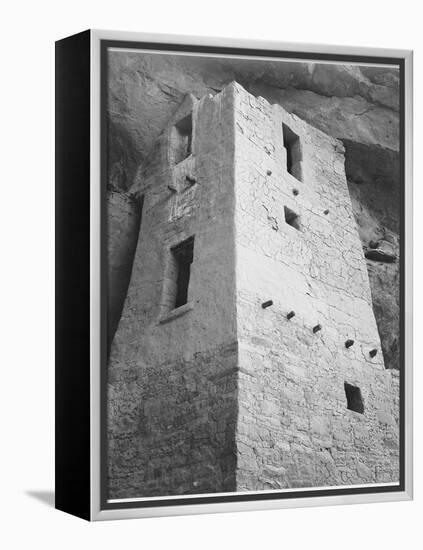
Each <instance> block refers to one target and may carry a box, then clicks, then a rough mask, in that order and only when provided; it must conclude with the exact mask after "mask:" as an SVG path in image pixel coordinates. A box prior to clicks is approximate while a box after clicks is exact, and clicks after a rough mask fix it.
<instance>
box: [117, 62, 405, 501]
mask: <svg viewBox="0 0 423 550" xmlns="http://www.w3.org/2000/svg"><path fill="white" fill-rule="evenodd" d="M301 75H302V73H299V75H298V79H299V78H300V76H301ZM350 77H351V78H352V79H353V81H354V82H355V81H356V80H354V78H355V77H354V73H353V74H352V75H350ZM353 77H354V78H353ZM304 78H305V77H304ZM316 78H317V77H316ZM325 78H326V77H325V72H324V71H323V72H322V73H321V75H320V76H319V79H320V80H323V81H325ZM374 78H375V77H374ZM320 80H318V81H320ZM191 84H192V83H191ZM329 92H330V90H328V93H329ZM169 93H170V92H169ZM343 93H344V92H343ZM345 93H346V92H345ZM363 93H364V92H363ZM366 93H367V92H366ZM190 115H191V116H192V126H193V133H192V140H190V139H189V138H187V137H186V136H185V135H182V133H181V130H180V128H181V127H182V122H183V126H184V127H186V122H184V121H186V120H187V117H189V116H190ZM283 124H285V125H286V126H287V127H288V128H289V130H290V132H291V133H290V134H289V136H288V134H286V136H285V137H284V135H283V132H282V128H283ZM163 126H164V127H163V131H162V132H161V133H160V134H159V135H158V136H157V141H156V145H155V146H154V147H153V148H152V149H151V152H150V154H149V157H148V162H147V160H146V162H145V165H142V166H141V168H140V169H139V171H138V174H137V176H136V177H135V182H134V185H133V186H132V188H131V194H132V195H133V196H134V197H135V198H136V199H137V200H139V201H141V199H142V200H143V204H144V206H143V220H142V224H141V230H140V232H139V237H138V244H137V247H136V253H135V258H134V262H133V268H132V276H131V282H130V285H129V289H128V294H127V297H126V300H125V305H124V308H123V313H122V317H121V320H120V323H119V327H118V330H117V332H116V335H115V338H114V340H113V345H112V349H111V356H110V364H109V393H108V409H109V420H108V434H109V438H108V442H109V447H108V451H109V454H108V465H109V497H110V498H120V497H136V496H157V495H164V494H190V493H207V492H221V491H235V490H267V489H280V488H289V487H297V488H298V487H311V486H323V485H324V486H328V485H345V484H356V483H373V482H392V481H397V480H398V402H399V392H398V376H396V373H394V372H391V371H389V370H386V369H385V368H384V359H383V354H382V353H378V354H377V355H376V356H374V357H373V358H372V357H371V356H370V354H369V352H370V350H372V349H380V347H381V343H380V339H379V334H378V329H377V325H376V321H375V316H374V313H373V309H372V297H371V291H370V285H369V277H368V273H367V269H366V260H365V258H364V254H363V248H362V242H361V241H360V238H359V234H358V231H357V225H356V221H355V218H354V213H353V207H352V203H351V199H350V194H349V191H348V184H347V178H346V175H345V167H344V146H343V144H342V143H341V142H340V141H339V140H337V139H334V138H333V137H330V136H328V135H326V134H324V133H323V132H322V131H320V130H318V129H315V128H313V127H311V126H310V125H308V124H307V123H306V122H305V121H303V120H301V119H299V118H298V117H297V116H295V115H292V114H290V113H289V112H288V111H287V110H285V109H283V108H282V107H280V106H279V105H271V104H270V103H269V102H268V101H266V100H265V99H263V98H260V97H259V98H256V97H254V96H253V95H251V94H249V93H248V92H246V91H245V90H244V89H243V87H242V86H240V85H239V84H236V83H232V84H230V85H228V86H226V87H225V88H224V89H223V91H221V92H219V93H217V94H215V95H214V96H213V97H212V95H209V94H206V95H204V96H203V97H201V99H200V100H198V99H196V98H195V96H192V95H188V96H186V97H185V99H183V100H181V101H180V104H179V107H178V108H176V109H174V110H173V113H172V116H170V117H169V119H168V121H167V123H166V124H165V123H164V124H163ZM178 128H179V130H178ZM287 136H288V137H287ZM292 136H297V138H298V140H297V141H295V140H294V138H293V137H292ZM288 139H289V140H290V142H291V143H292V144H293V145H292V148H291V146H290V147H289V149H290V151H291V153H290V155H291V160H292V163H291V164H292V166H291V173H289V172H288V170H287V159H288V156H287V149H288V142H287V140H288ZM284 140H285V141H284ZM187 143H189V145H187ZM181 151H182V152H184V151H185V155H181ZM184 156H185V157H186V158H183V157H184ZM294 157H295V158H294ZM175 158H178V162H175ZM292 174H295V176H296V177H294V175H292ZM187 176H189V177H188V179H187ZM297 178H299V179H297ZM194 180H195V182H194V183H193V181H194ZM300 180H301V181H300ZM293 188H295V189H296V190H297V191H298V193H297V194H294V193H293ZM327 210H329V212H327ZM287 213H288V214H289V215H287ZM189 237H194V259H193V263H192V264H191V278H190V284H189V289H188V301H187V303H186V304H184V305H182V306H180V307H179V308H177V309H173V306H172V300H173V299H174V293H175V288H174V286H175V281H174V275H173V274H174V271H173V270H174V266H173V263H172V262H173V261H174V260H173V257H172V247H174V246H175V245H176V244H178V243H181V242H184V241H185V240H186V239H188V238H189ZM266 301H267V302H268V301H272V302H273V303H272V306H269V307H266V308H263V307H262V304H263V303H264V302H266ZM292 310H295V316H294V317H293V318H291V319H288V318H287V314H288V312H290V311H292ZM317 324H319V325H320V326H321V330H319V331H316V332H313V327H315V326H316V325H317ZM347 339H353V340H354V342H355V343H354V345H353V346H352V347H351V348H349V349H346V347H345V345H344V344H345V341H346V340H347ZM345 382H347V383H348V384H351V385H352V386H355V387H358V388H360V391H361V395H362V400H363V403H364V414H361V413H359V412H355V411H354V410H349V409H348V408H347V399H346V394H345V389H344V384H345Z"/></svg>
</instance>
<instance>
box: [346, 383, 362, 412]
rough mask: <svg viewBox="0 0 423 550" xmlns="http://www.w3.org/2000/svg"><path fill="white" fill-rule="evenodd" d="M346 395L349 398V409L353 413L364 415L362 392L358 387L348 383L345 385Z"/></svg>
mask: <svg viewBox="0 0 423 550" xmlns="http://www.w3.org/2000/svg"><path fill="white" fill-rule="evenodd" d="M344 389H345V395H346V396H347V408H348V409H350V410H351V411H355V412H358V413H360V414H363V413H364V403H363V398H362V396H361V390H360V388H358V387H357V386H352V385H351V384H348V382H345V383H344Z"/></svg>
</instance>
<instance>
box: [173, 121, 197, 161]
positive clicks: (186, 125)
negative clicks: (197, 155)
mask: <svg viewBox="0 0 423 550" xmlns="http://www.w3.org/2000/svg"><path fill="white" fill-rule="evenodd" d="M173 148H174V160H175V164H179V163H180V162H182V161H183V160H185V159H186V158H187V157H189V156H190V155H191V153H192V114H191V113H190V114H189V115H187V116H186V117H185V118H183V119H182V120H180V121H179V122H178V123H176V124H175V132H174V139H173Z"/></svg>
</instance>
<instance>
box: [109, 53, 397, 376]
mask: <svg viewBox="0 0 423 550" xmlns="http://www.w3.org/2000/svg"><path fill="white" fill-rule="evenodd" d="M109 77H110V89H109V103H108V159H109V163H108V188H109V190H110V195H109V196H110V200H109V205H110V206H109V219H110V223H111V224H113V228H114V230H113V232H112V231H111V232H110V242H109V262H110V265H111V268H112V269H111V273H112V275H111V276H110V277H109V286H110V287H111V289H112V292H109V311H110V312H111V317H112V318H111V320H110V327H111V328H110V332H111V336H112V335H113V332H114V329H115V327H116V324H117V321H118V319H119V316H120V313H121V309H122V304H123V300H124V297H125V294H126V289H127V284H128V282H129V277H130V272H131V269H132V261H131V257H130V256H131V254H132V253H133V246H134V244H133V243H134V239H135V238H136V237H135V233H136V232H137V231H138V227H139V224H138V222H137V221H136V220H137V216H138V214H137V213H136V212H135V211H134V208H135V207H134V204H133V203H132V202H130V203H128V201H127V200H126V197H127V196H129V195H130V188H131V185H132V182H133V180H134V177H135V173H136V172H137V170H138V169H139V168H140V167H141V168H142V166H143V165H144V163H145V162H146V159H147V158H148V156H149V154H150V152H151V150H152V147H153V146H154V143H155V141H156V139H157V138H158V136H159V134H160V132H161V131H162V129H163V128H164V127H165V126H166V123H167V121H168V120H169V118H170V117H171V116H172V114H173V113H174V112H175V110H176V109H177V108H178V106H179V105H180V103H181V102H182V100H183V98H184V96H185V94H186V93H188V92H189V93H192V94H193V95H194V96H197V97H201V96H203V95H204V94H206V93H209V94H210V93H211V94H215V93H217V92H219V91H220V90H221V89H222V88H223V87H224V86H225V85H226V84H228V83H229V82H231V81H232V80H237V81H238V82H239V83H240V84H241V85H243V86H244V87H245V88H246V89H247V90H248V91H249V92H251V93H252V94H254V95H257V96H258V95H260V96H263V97H265V98H266V99H267V100H268V101H270V102H272V103H279V104H280V105H282V106H283V107H284V108H285V109H287V110H288V111H290V112H292V113H295V114H296V115H298V116H299V117H301V118H303V119H304V120H306V121H307V122H309V123H310V124H312V125H313V126H315V127H317V128H319V129H321V130H323V131H324V132H326V133H327V134H329V135H332V136H334V137H336V138H338V139H341V140H342V141H343V143H344V146H345V149H346V159H345V160H346V162H345V163H346V173H347V178H348V184H349V190H350V195H351V200H352V204H353V208H354V213H355V216H356V220H357V224H358V230H359V234H360V238H361V240H362V244H363V249H364V253H365V255H366V258H367V260H366V261H367V267H368V273H369V278H370V285H371V290H372V299H373V306H374V311H375V316H376V320H377V323H378V329H379V333H380V337H381V341H382V348H383V353H384V359H385V365H386V367H387V368H399V208H400V201H399V196H400V192H399V191H400V188H399V185H400V177H399V75H398V71H397V70H396V69H394V68H389V67H386V68H383V67H358V66H348V67H347V66H338V65H325V64H315V63H314V64H313V63H293V62H274V61H266V62H258V61H255V60H240V59H226V60H216V59H213V58H201V57H187V56H185V57H184V56H168V55H145V54H143V55H140V54H138V53H135V52H133V53H131V52H129V53H128V52H125V53H122V52H112V53H110V58H109ZM119 194H120V195H123V197H121V199H119V198H118V195H119ZM128 204H130V207H128ZM129 210H130V216H131V219H134V220H135V221H134V222H131V221H128V218H127V217H128V212H129ZM116 227H118V228H119V231H117V232H116V231H115V229H116ZM115 235H116V237H115ZM123 243H126V244H123ZM116 280H119V281H120V282H119V285H118V286H116V282H115V281H116Z"/></svg>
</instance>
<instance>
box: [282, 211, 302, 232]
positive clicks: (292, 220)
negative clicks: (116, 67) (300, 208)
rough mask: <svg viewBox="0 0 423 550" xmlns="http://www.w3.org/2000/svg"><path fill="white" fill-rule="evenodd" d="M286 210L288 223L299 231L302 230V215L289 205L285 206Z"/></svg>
mask: <svg viewBox="0 0 423 550" xmlns="http://www.w3.org/2000/svg"><path fill="white" fill-rule="evenodd" d="M284 212H285V221H286V223H287V224H288V225H290V226H291V227H294V228H295V229H297V230H298V231H299V230H300V217H299V215H298V214H296V213H295V212H294V211H293V210H291V209H290V208H288V207H287V206H284Z"/></svg>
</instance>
